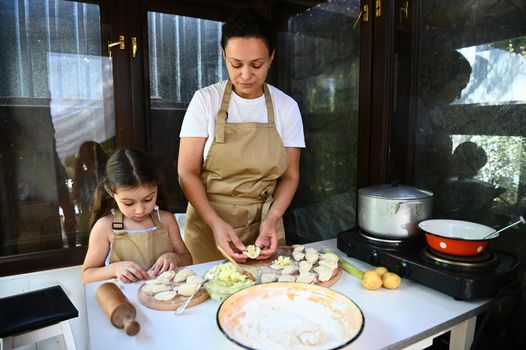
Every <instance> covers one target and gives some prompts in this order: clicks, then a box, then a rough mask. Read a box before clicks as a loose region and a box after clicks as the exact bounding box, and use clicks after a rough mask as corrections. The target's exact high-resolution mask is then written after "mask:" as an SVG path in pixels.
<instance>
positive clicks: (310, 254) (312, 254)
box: [305, 248, 320, 264]
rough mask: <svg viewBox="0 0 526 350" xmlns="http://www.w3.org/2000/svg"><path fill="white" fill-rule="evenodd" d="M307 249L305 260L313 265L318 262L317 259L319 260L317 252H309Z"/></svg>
mask: <svg viewBox="0 0 526 350" xmlns="http://www.w3.org/2000/svg"><path fill="white" fill-rule="evenodd" d="M308 249H309V248H307V251H306V253H305V260H307V261H309V262H311V263H313V264H314V263H315V262H316V261H318V258H319V256H320V255H319V254H318V252H317V251H314V252H313V251H309V250H308Z"/></svg>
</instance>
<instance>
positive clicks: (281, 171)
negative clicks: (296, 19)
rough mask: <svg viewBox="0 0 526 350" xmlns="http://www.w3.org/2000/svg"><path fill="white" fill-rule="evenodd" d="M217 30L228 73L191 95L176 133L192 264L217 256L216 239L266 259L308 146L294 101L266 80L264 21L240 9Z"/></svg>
mask: <svg viewBox="0 0 526 350" xmlns="http://www.w3.org/2000/svg"><path fill="white" fill-rule="evenodd" d="M222 29H223V30H222V37H221V46H222V49H223V50H222V51H223V58H224V60H225V63H226V66H227V70H228V75H229V78H230V79H229V80H228V81H221V82H218V83H216V84H213V85H210V86H208V87H205V88H203V89H201V90H199V91H197V92H196V93H195V95H194V97H193V98H192V101H191V102H190V105H189V106H188V110H187V112H186V115H185V118H184V121H183V126H182V128H181V134H180V136H181V143H180V148H179V161H178V173H179V183H180V185H181V188H182V190H183V192H184V194H185V195H186V198H187V199H188V201H189V204H188V209H187V212H186V217H185V228H184V232H185V241H186V244H187V246H188V249H189V250H190V252H191V254H192V257H193V259H194V263H201V262H205V261H212V260H217V259H220V258H221V257H222V256H221V254H220V253H219V252H218V250H217V249H216V245H221V247H223V249H224V250H225V251H226V252H227V253H228V254H230V255H231V256H232V257H233V258H234V259H236V260H237V261H240V262H242V261H245V255H243V254H242V252H243V251H244V250H245V249H246V247H245V245H246V244H255V245H256V246H258V247H260V248H261V254H260V255H259V257H258V258H259V259H266V258H268V257H270V256H271V255H273V254H274V253H275V251H276V247H277V245H278V243H279V244H284V243H285V232H284V228H283V220H282V216H283V214H284V212H285V210H286V209H287V207H288V206H289V205H290V202H291V201H292V198H293V196H294V193H295V192H296V188H297V186H298V181H299V160H300V148H302V147H305V140H304V136H303V125H302V122H301V115H300V112H299V108H298V105H297V103H296V102H295V101H294V100H293V99H292V98H290V97H289V96H287V95H286V94H284V93H283V92H282V91H280V90H278V89H276V88H275V87H273V86H270V85H268V84H266V83H265V79H266V78H267V74H268V71H269V68H270V64H271V63H272V60H273V58H274V53H275V51H274V41H273V33H272V29H271V26H270V24H269V23H268V21H267V20H265V19H264V18H263V17H261V16H259V15H258V14H257V13H256V12H254V11H253V10H241V11H238V12H236V13H235V14H234V15H233V16H232V17H231V18H230V19H229V20H228V21H227V22H226V23H225V24H224V25H223V28H222Z"/></svg>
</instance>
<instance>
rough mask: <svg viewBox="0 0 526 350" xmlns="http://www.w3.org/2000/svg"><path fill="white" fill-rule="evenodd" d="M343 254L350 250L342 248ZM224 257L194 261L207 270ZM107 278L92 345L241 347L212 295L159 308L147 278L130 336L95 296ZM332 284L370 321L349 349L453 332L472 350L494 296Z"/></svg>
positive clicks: (130, 288)
mask: <svg viewBox="0 0 526 350" xmlns="http://www.w3.org/2000/svg"><path fill="white" fill-rule="evenodd" d="M307 246H312V247H314V248H317V249H320V248H331V249H335V250H336V240H335V239H331V240H327V241H322V242H317V243H313V244H308V245H307ZM342 255H345V254H343V253H342ZM348 260H349V261H350V262H351V263H352V264H354V265H356V266H357V267H359V268H361V269H363V270H366V269H370V268H371V266H370V265H368V264H366V263H364V262H362V261H360V260H357V259H354V258H348ZM216 264H218V262H213V263H206V264H199V265H193V266H192V267H191V268H192V270H194V271H195V272H196V273H199V274H204V273H205V272H206V271H207V270H208V269H210V268H211V267H212V266H214V265H216ZM101 283H102V282H96V283H91V284H88V285H87V286H86V287H85V291H86V304H87V310H88V325H89V334H90V336H89V338H90V348H91V349H93V350H104V349H110V350H116V349H127V350H132V349H156V350H159V349H176V348H177V349H239V348H240V347H238V346H237V345H235V344H233V343H232V342H230V341H229V340H228V339H227V338H226V337H225V336H224V335H223V334H222V333H221V331H220V330H219V328H218V327H217V324H216V312H217V309H218V307H219V303H218V302H216V301H214V300H211V299H209V300H207V301H205V302H203V303H202V304H199V305H196V306H194V307H192V308H189V309H187V310H185V312H184V313H183V314H182V315H179V316H175V315H174V313H173V312H172V311H156V310H151V309H148V308H146V307H145V306H143V305H142V304H141V303H140V302H139V301H138V300H137V298H136V293H137V289H138V287H139V286H140V285H141V283H140V282H139V283H134V284H128V285H126V286H125V287H124V288H123V292H124V293H125V295H126V296H127V297H128V299H129V300H130V301H131V302H132V303H133V304H134V305H135V307H136V309H137V318H136V319H137V321H138V322H139V323H140V325H141V331H140V332H139V334H137V335H136V336H132V337H130V336H127V335H126V334H125V333H124V332H123V331H122V330H119V329H116V328H114V327H113V326H112V325H111V323H110V321H109V320H108V318H107V317H106V315H105V314H104V313H103V312H102V310H101V309H100V307H99V305H98V303H97V300H96V299H95V290H96V288H97V287H98V286H99V285H100V284H101ZM331 288H332V289H334V290H336V291H338V292H340V293H342V294H345V295H347V296H348V297H349V298H351V299H352V300H353V301H354V302H355V303H356V304H357V305H358V306H359V307H360V308H361V309H362V311H363V314H364V318H365V326H364V329H363V332H362V334H361V335H360V336H359V337H358V339H356V340H355V341H354V342H353V343H351V344H350V345H349V346H348V348H349V349H356V350H359V349H364V350H374V349H404V348H406V349H423V348H425V347H427V346H430V345H431V344H432V341H433V338H434V337H436V336H438V335H440V334H443V333H445V332H448V331H451V341H450V348H451V349H455V350H456V349H469V346H470V345H471V343H472V341H473V334H474V330H475V321H476V317H477V315H478V314H480V313H481V312H483V311H485V310H486V309H487V307H488V304H489V302H490V300H487V299H485V300H477V301H457V300H454V299H453V298H452V297H450V296H448V295H446V294H443V293H441V292H438V291H435V290H433V289H430V288H428V287H425V286H422V285H420V284H418V283H415V282H413V281H411V280H408V279H405V278H404V279H402V285H401V287H400V288H399V289H396V290H387V289H383V288H381V289H379V290H376V291H369V290H366V289H365V288H363V287H362V286H361V285H360V281H359V280H358V279H356V278H355V277H353V276H351V275H349V274H347V273H345V272H344V273H343V275H342V278H341V279H340V280H339V281H338V282H337V283H336V284H334V285H333V286H332V287H331Z"/></svg>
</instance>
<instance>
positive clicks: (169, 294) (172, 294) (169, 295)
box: [153, 290, 177, 301]
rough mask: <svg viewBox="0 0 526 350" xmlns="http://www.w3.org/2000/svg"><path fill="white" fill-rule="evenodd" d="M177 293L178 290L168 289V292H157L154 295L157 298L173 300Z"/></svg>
mask: <svg viewBox="0 0 526 350" xmlns="http://www.w3.org/2000/svg"><path fill="white" fill-rule="evenodd" d="M176 295H177V292H176V291H173V290H168V291H166V292H160V293H157V294H155V295H154V296H153V297H154V298H155V300H159V301H168V300H172V299H173V298H175V296H176Z"/></svg>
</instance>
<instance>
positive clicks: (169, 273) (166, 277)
mask: <svg viewBox="0 0 526 350" xmlns="http://www.w3.org/2000/svg"><path fill="white" fill-rule="evenodd" d="M174 277H175V271H173V270H171V271H164V272H163V273H161V274H160V275H159V276H158V277H157V279H159V280H167V281H171V280H173V279H174Z"/></svg>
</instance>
